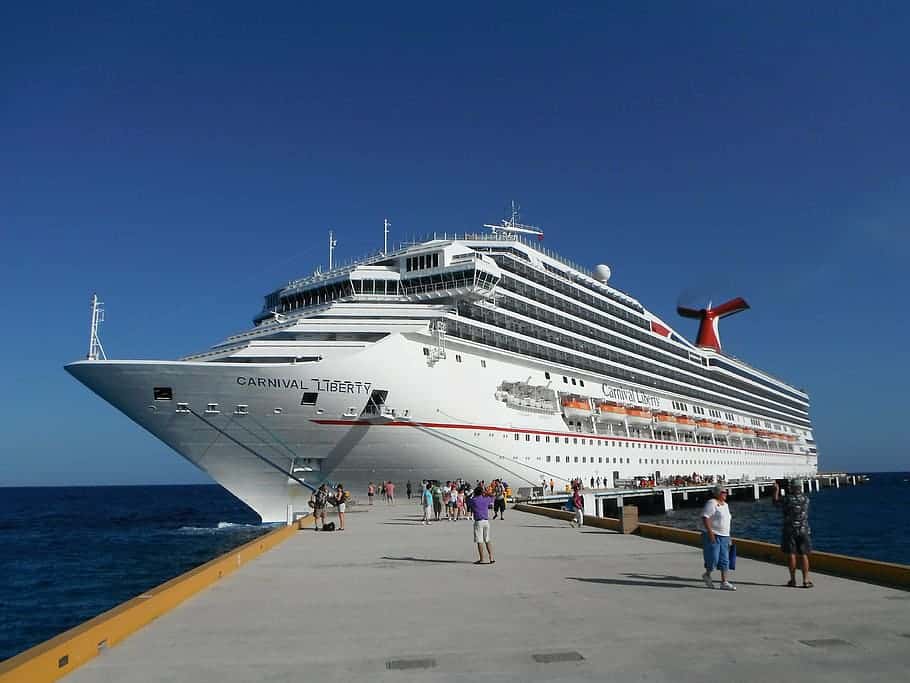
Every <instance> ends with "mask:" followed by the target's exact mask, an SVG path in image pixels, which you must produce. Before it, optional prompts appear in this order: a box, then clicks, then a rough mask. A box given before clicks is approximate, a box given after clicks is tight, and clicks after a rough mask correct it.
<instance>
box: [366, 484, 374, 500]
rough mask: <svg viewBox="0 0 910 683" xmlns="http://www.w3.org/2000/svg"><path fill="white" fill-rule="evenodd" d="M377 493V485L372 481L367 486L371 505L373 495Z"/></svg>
mask: <svg viewBox="0 0 910 683" xmlns="http://www.w3.org/2000/svg"><path fill="white" fill-rule="evenodd" d="M375 494H376V487H375V486H373V482H370V485H369V486H367V498H369V499H370V505H372V504H373V496H374V495H375Z"/></svg>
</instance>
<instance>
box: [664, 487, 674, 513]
mask: <svg viewBox="0 0 910 683" xmlns="http://www.w3.org/2000/svg"><path fill="white" fill-rule="evenodd" d="M672 509H673V489H664V512H670V510H672Z"/></svg>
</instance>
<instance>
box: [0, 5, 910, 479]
mask: <svg viewBox="0 0 910 683" xmlns="http://www.w3.org/2000/svg"><path fill="white" fill-rule="evenodd" d="M738 4H741V5H742V6H741V7H730V6H729V3H714V2H702V3H691V4H690V3H672V2H666V3H660V2H642V3H591V4H572V5H568V6H565V7H562V6H557V4H556V3H548V4H543V3H477V4H474V3H458V4H457V6H456V5H453V6H451V7H449V8H445V9H444V8H441V7H439V6H437V3H404V4H403V3H381V4H379V3H369V4H358V3H349V4H346V5H338V6H333V7H328V6H316V5H315V4H305V3H269V4H268V5H267V6H265V7H254V6H253V5H251V4H249V3H222V2H219V3H201V2H197V3H151V2H145V3H111V4H106V3H92V4H91V5H83V4H77V5H72V4H63V3H60V4H51V3H28V4H27V5H25V4H22V3H19V5H17V6H10V7H7V8H5V9H4V10H3V11H4V13H5V16H3V17H2V21H0V285H2V290H3V291H4V292H5V293H6V297H5V298H4V303H5V307H6V310H5V312H4V313H5V315H4V318H5V320H6V324H5V325H4V326H3V329H4V334H2V335H0V352H2V355H3V357H4V358H6V359H7V364H6V369H5V370H4V371H3V378H4V382H3V384H4V387H5V389H6V391H5V395H4V397H3V399H0V414H2V415H3V419H2V421H0V424H2V426H3V432H4V436H3V439H2V441H0V458H2V465H3V466H2V468H0V484H65V483H80V484H81V483H146V482H148V483H157V482H162V483H163V482H197V481H206V480H207V479H206V477H205V476H204V475H202V474H201V473H198V472H197V471H196V470H194V469H193V468H192V467H191V466H190V465H189V464H187V463H185V462H184V461H183V460H182V459H181V458H179V457H178V456H176V455H175V454H174V453H172V452H170V451H169V450H168V449H167V448H166V447H165V446H163V445H162V444H160V443H159V442H158V441H156V440H155V439H154V438H152V437H151V436H150V435H148V434H146V433H145V432H143V431H142V430H141V429H139V428H138V427H136V426H135V425H133V424H132V423H130V422H129V421H128V420H127V419H126V418H124V417H123V416H121V415H120V414H119V413H117V412H116V411H115V410H114V409H113V408H111V407H110V406H108V405H107V404H105V403H103V402H102V401H101V400H100V399H98V398H97V397H95V396H93V395H92V394H90V393H89V392H88V391H87V390H86V389H85V388H83V387H82V386H81V385H79V384H78V383H76V382H75V381H74V380H73V379H72V378H70V377H69V376H68V375H67V374H66V373H65V372H64V371H63V370H62V366H63V365H64V364H65V363H66V362H68V361H70V360H74V359H77V358H80V357H82V356H83V355H84V354H85V351H86V346H87V342H88V339H87V336H88V316H89V312H88V300H89V296H90V295H91V293H92V291H95V290H97V291H99V292H100V293H101V294H102V297H103V299H104V300H105V302H106V304H107V311H108V321H107V323H106V324H105V327H104V329H103V341H104V343H105V347H106V349H107V351H108V355H109V356H110V357H117V358H173V357H176V356H180V355H183V354H186V353H190V352H193V351H198V350H202V349H204V348H206V347H208V346H209V345H211V344H212V343H215V342H217V341H220V340H221V339H223V338H224V337H225V336H227V335H228V334H230V333H232V332H235V331H238V330H240V329H242V328H244V327H246V326H247V325H248V324H249V322H250V320H251V318H252V317H253V315H254V314H255V313H256V312H257V311H258V310H259V308H260V306H261V303H262V299H261V297H262V295H264V294H265V293H266V292H267V291H270V290H271V289H273V288H274V287H275V286H277V285H279V284H281V283H282V282H284V281H286V280H288V279H290V278H293V277H297V276H301V275H304V274H307V273H309V272H311V271H312V269H313V267H314V266H315V265H317V264H320V263H323V264H324V262H325V260H326V250H325V241H326V233H327V231H328V229H329V228H330V227H331V228H334V229H335V231H336V232H337V233H338V252H337V253H338V256H339V258H348V257H353V256H357V255H359V254H362V253H366V252H368V251H372V250H374V249H376V248H377V247H379V246H380V245H381V241H382V219H383V218H385V217H388V218H389V219H391V221H392V223H393V226H392V238H393V240H397V239H405V238H409V237H411V236H412V235H417V234H421V233H424V232H425V231H427V230H440V231H456V230H457V231H463V230H465V229H468V230H474V229H477V228H479V226H480V225H481V224H482V223H485V222H491V221H496V220H498V219H500V218H502V217H503V216H504V215H505V214H506V213H507V209H508V203H509V201H510V200H511V199H516V200H518V201H519V202H520V203H521V205H522V208H523V219H524V220H525V221H526V222H530V223H535V224H539V225H541V226H543V227H544V229H545V231H546V241H545V245H546V246H548V247H550V248H552V249H555V250H556V251H558V252H560V253H562V254H563V255H565V256H566V257H567V258H570V259H572V260H575V261H577V262H580V263H584V264H587V265H590V266H593V265H594V264H596V263H600V262H605V263H608V264H610V266H611V267H612V269H613V273H614V276H613V284H615V285H616V286H618V287H620V288H622V289H624V290H626V291H628V292H630V293H632V294H633V295H634V296H636V297H637V298H639V299H640V300H641V301H642V303H643V304H644V305H645V306H646V307H648V308H650V309H651V310H653V311H655V312H656V313H657V314H659V315H661V316H662V317H663V318H664V319H666V320H667V321H668V322H670V323H671V324H672V325H674V326H675V327H676V329H677V330H679V331H680V332H682V333H683V334H685V335H686V336H687V337H689V338H693V337H694V335H695V323H694V321H684V320H679V319H677V318H676V316H675V312H674V311H675V307H676V305H677V303H678V302H679V301H680V300H684V301H687V302H689V303H701V304H703V303H704V302H705V301H706V300H707V299H713V300H714V301H721V300H724V299H725V298H730V297H733V296H738V295H741V296H744V297H745V298H746V299H747V300H748V301H749V303H750V304H751V305H752V309H751V310H750V311H748V312H747V313H745V314H741V315H739V316H737V317H735V318H730V319H727V320H725V321H724V322H723V324H722V330H721V334H722V341H723V342H724V347H725V350H726V351H728V352H729V353H731V354H733V355H736V356H738V357H741V358H744V359H746V360H748V361H749V362H751V363H752V364H753V365H755V366H757V367H760V368H763V369H766V370H768V371H770V372H772V373H774V374H776V375H778V376H781V377H783V378H785V379H787V380H789V381H791V382H792V383H794V384H796V385H797V386H801V387H805V388H806V389H808V390H809V392H810V393H811V396H812V402H813V409H812V413H813V418H814V421H815V425H816V430H817V438H818V442H819V445H820V450H821V453H822V455H823V459H822V467H823V468H825V469H849V470H865V469H879V470H889V469H892V470H893V469H910V457H908V447H907V445H908V438H907V436H906V430H905V428H904V424H903V420H904V419H905V418H904V414H905V412H906V408H905V406H904V403H905V402H906V395H907V394H906V387H907V383H908V382H907V380H908V378H910V377H908V376H910V372H908V367H910V358H908V352H907V342H906V339H907V337H908V334H910V325H908V321H907V316H906V310H907V305H906V298H907V295H908V294H910V286H908V285H910V282H908V280H910V278H908V275H907V268H906V264H907V262H908V258H910V225H908V215H910V201H908V200H910V171H908V159H910V136H908V134H907V121H908V120H910V89H908V88H907V83H908V82H910V68H908V67H910V57H908V55H910V53H908V51H907V49H906V36H907V35H910V7H908V6H906V5H905V4H902V3H809V4H804V6H802V7H798V8H794V7H792V6H790V5H791V3H780V4H777V3H738Z"/></svg>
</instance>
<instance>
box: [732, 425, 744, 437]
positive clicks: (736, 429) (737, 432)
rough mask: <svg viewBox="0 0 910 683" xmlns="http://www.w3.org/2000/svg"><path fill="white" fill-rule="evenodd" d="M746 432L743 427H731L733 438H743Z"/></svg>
mask: <svg viewBox="0 0 910 683" xmlns="http://www.w3.org/2000/svg"><path fill="white" fill-rule="evenodd" d="M745 431H746V430H745V429H743V428H742V427H737V426H736V425H730V435H731V436H742V435H743V432H745Z"/></svg>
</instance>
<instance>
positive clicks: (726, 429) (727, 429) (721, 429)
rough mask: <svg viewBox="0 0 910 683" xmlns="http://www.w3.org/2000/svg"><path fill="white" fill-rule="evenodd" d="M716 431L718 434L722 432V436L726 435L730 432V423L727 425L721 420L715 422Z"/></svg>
mask: <svg viewBox="0 0 910 683" xmlns="http://www.w3.org/2000/svg"><path fill="white" fill-rule="evenodd" d="M714 431H716V432H717V433H718V434H720V435H721V436H726V435H727V434H729V433H730V427H729V426H728V425H725V424H723V423H721V422H715V423H714Z"/></svg>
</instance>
